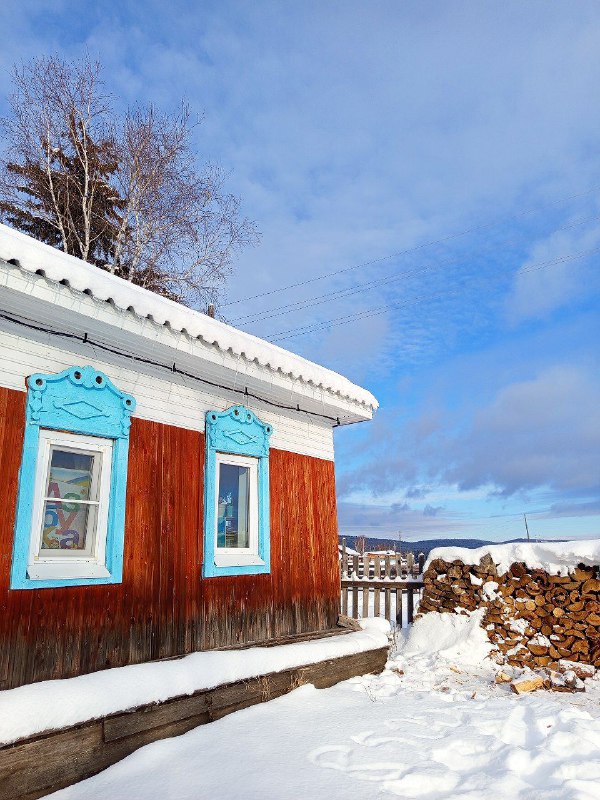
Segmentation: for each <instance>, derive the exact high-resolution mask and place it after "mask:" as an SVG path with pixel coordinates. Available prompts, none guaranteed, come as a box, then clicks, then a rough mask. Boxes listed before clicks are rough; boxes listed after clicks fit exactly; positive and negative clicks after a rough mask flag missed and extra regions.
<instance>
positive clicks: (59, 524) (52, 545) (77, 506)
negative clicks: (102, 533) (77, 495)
mask: <svg viewBox="0 0 600 800" xmlns="http://www.w3.org/2000/svg"><path fill="white" fill-rule="evenodd" d="M95 514H96V508H95V507H94V506H91V507H90V506H88V505H84V504H82V503H74V502H71V503H62V502H60V501H59V502H57V501H56V500H46V502H45V503H44V522H43V528H42V542H41V545H40V553H41V552H42V551H43V550H75V551H82V550H86V549H87V547H86V545H91V542H88V541H87V540H88V538H89V536H90V533H91V529H92V525H93V518H94V516H95Z"/></svg>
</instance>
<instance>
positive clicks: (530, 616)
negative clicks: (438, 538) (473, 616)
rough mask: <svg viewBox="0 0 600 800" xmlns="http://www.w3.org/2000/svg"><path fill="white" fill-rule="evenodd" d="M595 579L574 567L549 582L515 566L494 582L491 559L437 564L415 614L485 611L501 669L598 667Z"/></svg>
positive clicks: (598, 586) (599, 595) (599, 606)
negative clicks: (508, 666)
mask: <svg viewBox="0 0 600 800" xmlns="http://www.w3.org/2000/svg"><path fill="white" fill-rule="evenodd" d="M598 571H599V568H598V567H584V566H583V565H579V566H578V567H576V568H574V569H573V571H571V572H570V573H569V574H568V575H549V574H548V573H547V572H545V571H544V570H541V569H529V568H528V567H527V566H526V565H525V564H523V563H518V564H512V566H511V567H510V569H509V571H508V572H506V573H505V574H502V575H498V572H497V569H496V566H495V564H494V562H493V560H492V559H491V557H490V556H484V558H482V559H481V561H480V563H479V564H478V565H475V566H472V565H467V564H463V563H462V562H461V561H452V562H446V561H443V560H442V559H435V560H434V561H432V562H431V564H430V565H429V568H428V569H427V571H426V573H425V575H424V576H423V583H424V585H425V588H424V590H423V598H422V600H421V603H420V605H419V614H422V613H426V612H428V611H442V612H455V611H459V612H460V611H461V610H463V609H464V610H467V611H474V610H475V609H477V608H480V607H482V606H484V607H485V608H486V609H487V611H486V614H485V617H484V620H483V625H484V627H485V628H486V630H487V633H488V636H489V638H490V641H491V642H492V643H493V644H494V645H495V647H496V650H497V654H498V661H499V662H500V663H508V664H512V665H514V666H517V667H529V668H532V669H536V668H540V667H547V668H549V669H551V670H552V669H559V667H560V663H561V662H563V661H564V660H568V661H570V662H575V663H578V662H581V663H582V664H589V665H592V666H593V667H600V579H599V575H598Z"/></svg>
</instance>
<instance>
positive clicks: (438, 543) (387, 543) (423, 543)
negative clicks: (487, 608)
mask: <svg viewBox="0 0 600 800" xmlns="http://www.w3.org/2000/svg"><path fill="white" fill-rule="evenodd" d="M357 538H359V539H360V538H361V537H360V536H359V537H356V536H340V537H339V540H340V544H341V543H342V539H346V546H347V547H350V548H352V549H353V550H355V549H356V539H357ZM364 538H365V543H366V548H367V550H394V549H396V550H401V551H402V552H403V553H414V554H415V555H418V554H419V553H424V554H425V558H427V556H428V555H429V551H430V550H433V549H434V548H436V547H470V548H472V549H475V548H477V547H483V546H484V545H486V544H504V542H490V541H488V540H487V539H420V540H418V541H415V542H405V541H402V542H399V541H398V540H397V539H381V538H375V537H371V536H365V537H364ZM526 541H527V539H509V540H508V542H511V543H512V542H526ZM536 541H537V540H536ZM552 541H555V540H554V539H553V540H552Z"/></svg>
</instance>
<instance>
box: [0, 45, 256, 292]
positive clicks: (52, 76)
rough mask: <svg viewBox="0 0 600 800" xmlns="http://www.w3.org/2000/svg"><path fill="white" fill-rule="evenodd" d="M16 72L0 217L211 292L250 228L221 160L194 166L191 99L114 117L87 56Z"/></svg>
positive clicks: (70, 248)
mask: <svg viewBox="0 0 600 800" xmlns="http://www.w3.org/2000/svg"><path fill="white" fill-rule="evenodd" d="M13 83H14V91H13V94H12V96H11V97H10V104H11V110H12V114H11V116H10V117H9V118H8V119H6V120H4V121H3V128H4V133H5V140H6V155H5V157H4V158H3V159H2V160H1V161H0V216H1V218H2V219H3V221H5V222H7V223H8V224H10V225H13V226H14V227H16V228H19V229H20V230H23V231H25V232H26V233H29V234H31V235H32V236H35V237H36V238H39V239H41V240H42V241H45V242H47V243H48V244H51V245H53V246H55V247H60V248H61V249H62V250H64V251H65V252H67V253H70V254H72V255H75V256H77V257H79V258H82V259H84V260H85V261H88V262H90V263H93V264H96V265H97V266H99V267H102V268H104V269H107V270H109V271H110V272H112V273H113V274H116V275H119V276H120V277H123V278H125V279H126V280H129V281H132V282H133V283H136V284H138V285H141V286H144V287H146V288H148V289H151V290H152V291H155V292H158V293H159V294H162V295H164V296H167V297H170V298H172V299H175V300H178V301H180V302H185V303H188V304H190V305H201V304H205V303H207V302H211V303H214V302H216V301H217V300H218V295H219V293H220V291H221V290H222V288H223V286H224V284H225V281H226V279H227V277H228V275H229V274H230V273H231V270H232V264H233V258H234V256H235V254H236V252H238V251H239V250H240V249H241V248H243V247H245V246H248V245H252V244H255V243H256V242H257V241H258V234H257V231H256V228H255V225H254V223H252V222H251V221H250V220H248V219H247V218H244V217H243V216H242V215H241V211H240V201H239V199H238V198H236V197H234V196H232V195H230V194H228V193H227V192H226V191H225V178H226V175H225V173H224V172H223V170H222V168H221V167H219V166H217V165H213V164H207V165H204V166H203V167H198V165H197V162H196V158H195V154H194V151H193V148H192V135H193V131H194V126H193V125H192V124H191V123H190V113H189V110H188V109H187V107H185V106H182V108H181V110H180V112H179V113H177V114H175V115H163V114H159V113H157V112H156V111H155V110H154V108H152V107H150V108H135V109H134V110H130V111H128V112H127V113H126V114H125V115H124V118H123V119H122V120H121V121H115V118H114V114H113V112H112V107H111V98H110V97H109V96H108V95H107V94H106V93H105V92H104V90H103V84H102V81H101V79H100V65H99V64H98V63H92V62H91V61H89V60H88V59H86V60H83V61H81V62H77V63H74V64H68V63H66V62H64V61H62V60H60V59H58V58H54V57H51V58H41V59H36V60H34V61H32V62H29V63H28V64H25V65H23V66H22V67H19V68H16V69H15V70H14V72H13Z"/></svg>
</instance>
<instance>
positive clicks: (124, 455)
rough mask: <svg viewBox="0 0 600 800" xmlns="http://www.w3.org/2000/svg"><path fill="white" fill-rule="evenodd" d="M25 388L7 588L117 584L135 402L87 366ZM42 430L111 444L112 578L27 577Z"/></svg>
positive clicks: (108, 545) (42, 378) (109, 545)
mask: <svg viewBox="0 0 600 800" xmlns="http://www.w3.org/2000/svg"><path fill="white" fill-rule="evenodd" d="M27 386H28V392H27V407H26V423H25V439H24V443H23V457H22V460H21V468H20V471H19V495H18V500H17V514H16V522H15V543H14V548H13V561H12V570H11V588H12V589H32V588H35V589H39V588H44V587H54V586H73V585H77V586H80V585H90V584H98V583H120V582H121V580H122V570H123V535H124V526H125V493H126V486H127V461H128V454H129V428H130V425H131V421H130V417H131V414H132V412H133V411H134V410H135V399H134V398H133V397H132V396H131V395H128V394H125V393H124V392H122V391H120V390H119V389H118V388H117V387H116V386H115V385H114V384H113V383H112V381H111V380H110V379H109V378H108V377H107V376H106V375H104V374H103V373H102V372H99V371H98V370H96V369H94V368H93V367H91V366H86V367H77V366H75V367H71V368H70V369H66V370H64V372H60V373H58V374H56V375H42V374H35V375H31V376H30V377H29V378H28V379H27ZM41 429H46V430H61V431H67V432H69V433H75V434H83V435H87V436H100V437H103V438H107V439H113V440H114V441H113V450H112V453H113V454H112V471H111V487H110V505H109V512H108V528H107V539H106V568H107V570H108V572H109V573H110V577H103V578H61V579H52V580H50V579H48V580H31V579H30V578H29V577H28V575H27V561H28V555H29V547H30V541H31V534H32V531H31V525H32V515H33V507H34V500H35V498H34V488H35V473H36V465H37V458H38V451H39V434H40V430H41Z"/></svg>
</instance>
